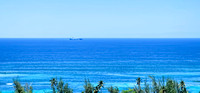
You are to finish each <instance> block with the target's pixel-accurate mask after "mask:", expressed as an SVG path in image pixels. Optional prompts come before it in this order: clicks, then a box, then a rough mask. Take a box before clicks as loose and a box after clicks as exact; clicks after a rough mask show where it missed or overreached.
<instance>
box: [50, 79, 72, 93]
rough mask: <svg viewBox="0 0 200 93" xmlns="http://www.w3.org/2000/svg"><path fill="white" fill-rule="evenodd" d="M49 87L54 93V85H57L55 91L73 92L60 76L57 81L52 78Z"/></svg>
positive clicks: (61, 92)
mask: <svg viewBox="0 0 200 93" xmlns="http://www.w3.org/2000/svg"><path fill="white" fill-rule="evenodd" d="M50 81H51V88H52V90H53V93H56V89H55V88H56V87H57V93H73V90H72V89H71V88H69V86H68V83H66V84H65V86H64V82H63V80H62V79H61V78H60V81H59V82H58V81H57V79H56V78H52V79H51V80H50Z"/></svg>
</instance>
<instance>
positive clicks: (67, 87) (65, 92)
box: [63, 83, 73, 93]
mask: <svg viewBox="0 0 200 93" xmlns="http://www.w3.org/2000/svg"><path fill="white" fill-rule="evenodd" d="M63 92H64V93H73V90H72V89H71V88H69V86H68V83H66V84H65V86H64V89H63Z"/></svg>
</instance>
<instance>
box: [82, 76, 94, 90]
mask: <svg viewBox="0 0 200 93" xmlns="http://www.w3.org/2000/svg"><path fill="white" fill-rule="evenodd" d="M83 87H84V88H85V91H84V92H82V93H93V90H94V87H93V86H92V84H91V83H90V80H89V79H88V80H86V79H85V85H84V86H83Z"/></svg>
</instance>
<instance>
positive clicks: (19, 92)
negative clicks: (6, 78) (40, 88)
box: [13, 79, 25, 93]
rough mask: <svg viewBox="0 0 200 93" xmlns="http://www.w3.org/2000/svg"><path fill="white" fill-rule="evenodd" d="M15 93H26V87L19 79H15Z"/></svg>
mask: <svg viewBox="0 0 200 93" xmlns="http://www.w3.org/2000/svg"><path fill="white" fill-rule="evenodd" d="M13 83H14V88H15V93H25V91H24V87H22V86H21V84H20V82H19V81H18V80H17V79H14V80H13Z"/></svg>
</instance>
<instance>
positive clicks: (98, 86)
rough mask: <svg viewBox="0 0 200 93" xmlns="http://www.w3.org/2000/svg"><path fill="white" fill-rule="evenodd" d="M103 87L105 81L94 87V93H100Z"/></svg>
mask: <svg viewBox="0 0 200 93" xmlns="http://www.w3.org/2000/svg"><path fill="white" fill-rule="evenodd" d="M102 87H103V81H99V84H98V85H97V86H96V87H95V89H94V93H98V92H99V91H100V90H101V88H102Z"/></svg>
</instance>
